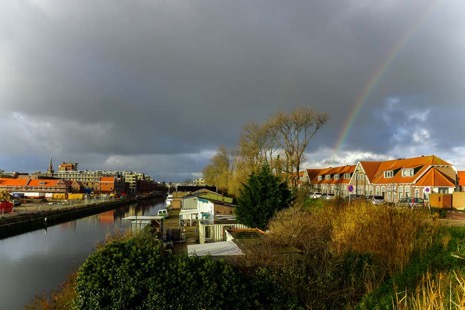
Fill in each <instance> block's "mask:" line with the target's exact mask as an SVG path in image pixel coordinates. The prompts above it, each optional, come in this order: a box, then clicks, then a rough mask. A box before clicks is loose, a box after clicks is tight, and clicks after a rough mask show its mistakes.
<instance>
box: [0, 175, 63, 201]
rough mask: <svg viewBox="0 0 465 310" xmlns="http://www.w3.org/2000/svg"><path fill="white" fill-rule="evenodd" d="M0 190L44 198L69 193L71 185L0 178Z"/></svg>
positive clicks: (52, 180)
mask: <svg viewBox="0 0 465 310" xmlns="http://www.w3.org/2000/svg"><path fill="white" fill-rule="evenodd" d="M0 190H4V191H6V192H9V193H10V194H15V193H21V194H23V195H24V196H25V197H31V198H45V197H46V196H47V195H51V194H64V193H67V192H70V191H71V184H70V183H69V182H66V181H64V180H57V179H25V178H17V179H6V178H0Z"/></svg>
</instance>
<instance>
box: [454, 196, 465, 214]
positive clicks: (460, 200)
mask: <svg viewBox="0 0 465 310" xmlns="http://www.w3.org/2000/svg"><path fill="white" fill-rule="evenodd" d="M452 207H453V208H454V209H457V210H465V192H454V193H453V194H452Z"/></svg>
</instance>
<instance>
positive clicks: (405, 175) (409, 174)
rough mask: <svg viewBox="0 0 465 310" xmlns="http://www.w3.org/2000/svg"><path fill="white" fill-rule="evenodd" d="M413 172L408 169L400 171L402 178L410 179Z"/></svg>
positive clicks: (411, 169)
mask: <svg viewBox="0 0 465 310" xmlns="http://www.w3.org/2000/svg"><path fill="white" fill-rule="evenodd" d="M414 174H415V173H414V171H413V168H409V169H403V170H402V176H403V177H412V176H413V175H414Z"/></svg>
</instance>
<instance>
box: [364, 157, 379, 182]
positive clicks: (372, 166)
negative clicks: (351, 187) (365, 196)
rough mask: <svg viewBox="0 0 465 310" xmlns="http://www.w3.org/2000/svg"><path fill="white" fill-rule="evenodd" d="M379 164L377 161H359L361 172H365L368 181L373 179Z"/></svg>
mask: <svg viewBox="0 0 465 310" xmlns="http://www.w3.org/2000/svg"><path fill="white" fill-rule="evenodd" d="M380 164H381V162H379V161H361V162H360V165H361V166H362V168H363V170H364V171H365V174H366V176H367V178H368V180H372V179H373V177H374V176H375V174H376V171H378V168H379V165H380Z"/></svg>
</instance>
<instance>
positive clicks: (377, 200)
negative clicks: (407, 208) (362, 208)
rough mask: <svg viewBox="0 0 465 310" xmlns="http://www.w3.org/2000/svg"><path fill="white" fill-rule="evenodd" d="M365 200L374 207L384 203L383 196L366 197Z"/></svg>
mask: <svg viewBox="0 0 465 310" xmlns="http://www.w3.org/2000/svg"><path fill="white" fill-rule="evenodd" d="M366 198H367V200H368V201H370V202H371V203H372V204H374V205H380V204H383V203H385V201H384V196H381V195H368V196H367V197H366Z"/></svg>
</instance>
